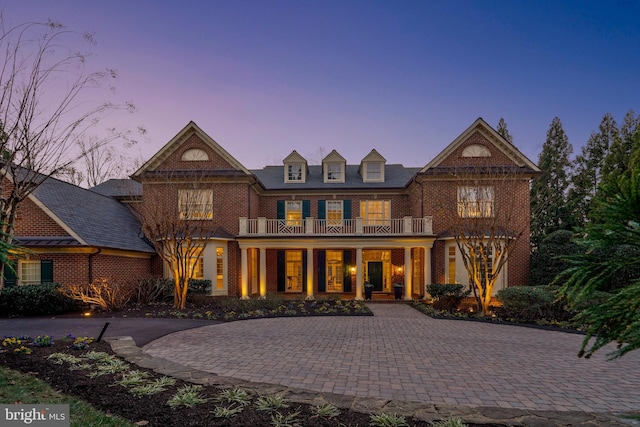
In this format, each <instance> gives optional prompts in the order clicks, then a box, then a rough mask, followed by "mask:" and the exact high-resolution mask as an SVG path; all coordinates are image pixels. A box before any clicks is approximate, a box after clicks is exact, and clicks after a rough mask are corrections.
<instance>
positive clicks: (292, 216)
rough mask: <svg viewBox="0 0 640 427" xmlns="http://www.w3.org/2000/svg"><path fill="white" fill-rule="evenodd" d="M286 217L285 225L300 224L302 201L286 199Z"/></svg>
mask: <svg viewBox="0 0 640 427" xmlns="http://www.w3.org/2000/svg"><path fill="white" fill-rule="evenodd" d="M286 209H287V210H286V219H287V225H289V226H293V225H295V226H298V225H302V201H300V200H290V201H287V206H286Z"/></svg>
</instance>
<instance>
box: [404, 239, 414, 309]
mask: <svg viewBox="0 0 640 427" xmlns="http://www.w3.org/2000/svg"><path fill="white" fill-rule="evenodd" d="M412 281H413V272H412V271H411V248H404V283H405V286H404V299H405V300H410V299H411V284H412V283H411V282H412Z"/></svg>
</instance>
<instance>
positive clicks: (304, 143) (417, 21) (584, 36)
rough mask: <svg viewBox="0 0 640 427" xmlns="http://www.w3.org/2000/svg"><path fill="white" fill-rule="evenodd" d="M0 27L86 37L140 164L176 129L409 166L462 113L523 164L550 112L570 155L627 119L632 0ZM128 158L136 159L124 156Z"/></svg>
mask: <svg viewBox="0 0 640 427" xmlns="http://www.w3.org/2000/svg"><path fill="white" fill-rule="evenodd" d="M0 7H2V8H3V10H4V16H5V21H8V22H9V23H14V24H17V23H22V22H25V21H33V20H35V21H39V20H47V19H48V18H51V19H53V20H56V21H60V22H61V23H63V24H65V25H66V26H68V27H70V28H72V29H76V30H80V31H85V30H89V31H91V32H94V33H95V35H96V39H97V41H98V44H97V45H96V46H95V48H94V49H93V52H94V56H93V57H92V59H91V61H92V62H91V64H92V65H95V66H96V67H105V66H109V67H111V68H115V69H117V70H118V72H119V79H118V81H117V83H116V86H117V91H118V95H119V96H122V97H124V98H126V99H128V100H131V101H133V102H134V103H135V104H136V106H137V107H138V113H136V114H134V115H128V116H126V117H121V118H119V120H120V122H119V123H118V124H119V125H120V126H124V127H129V128H132V129H133V128H136V127H137V126H139V125H142V126H144V127H145V128H146V129H147V131H148V133H147V137H146V138H147V141H146V142H144V143H141V144H139V146H138V148H137V150H136V152H141V153H142V155H143V156H144V157H145V160H146V159H148V157H150V156H151V155H153V154H154V153H155V152H156V151H157V150H158V149H160V148H161V147H162V146H163V145H164V144H165V143H166V142H167V141H168V140H169V139H170V138H172V137H173V136H174V135H175V134H176V133H177V132H178V131H180V130H181V129H182V128H183V127H184V126H185V125H186V124H187V123H188V122H189V120H193V121H194V122H196V123H197V124H198V125H199V126H200V127H201V128H202V129H203V130H204V131H205V132H207V133H208V134H209V135H210V136H211V137H212V138H213V139H215V140H216V141H217V142H218V143H219V144H220V145H222V146H223V147H224V148H225V149H226V150H227V151H229V153H230V154H231V155H233V156H234V157H235V158H236V159H238V160H239V161H240V162H241V163H242V164H243V165H245V166H246V167H248V168H250V169H252V168H261V167H263V166H265V165H267V164H281V163H282V159H283V158H284V157H286V156H287V155H288V154H289V153H290V152H291V151H292V150H294V149H295V150H297V151H298V152H299V153H300V154H301V155H303V156H304V157H306V158H307V160H309V162H310V163H311V164H317V163H319V160H320V158H321V154H322V153H323V155H326V154H328V153H329V152H330V151H331V150H332V149H334V148H335V149H336V150H337V151H338V152H339V153H340V154H342V155H343V157H345V158H346V159H347V162H348V163H359V162H360V160H361V159H362V158H363V157H364V156H365V155H367V154H368V153H369V151H371V149H372V148H375V149H376V150H377V151H378V152H379V153H380V154H382V155H383V156H384V157H385V158H386V159H387V161H388V162H389V163H403V164H404V165H406V166H424V165H425V164H426V163H427V162H428V161H429V160H431V159H432V158H433V157H434V156H435V155H437V154H438V153H439V152H440V151H441V150H442V149H443V148H445V147H446V146H447V145H448V144H449V143H450V142H451V141H452V140H453V139H454V138H456V137H457V136H458V135H459V134H460V133H461V132H463V131H464V130H465V129H466V128H467V127H468V126H469V125H470V124H471V123H472V122H473V121H474V120H475V119H476V118H478V117H482V118H484V119H485V120H486V121H487V122H488V123H489V124H490V125H492V126H494V127H496V125H497V123H498V120H499V118H500V117H504V118H505V120H506V121H507V124H508V127H509V130H510V132H511V134H512V135H513V136H514V142H515V144H516V146H517V147H518V148H520V149H521V150H522V152H523V153H524V154H525V155H527V156H528V157H529V158H530V159H531V160H533V161H534V162H536V161H537V159H538V154H539V152H540V150H541V147H542V144H543V142H544V140H545V136H546V132H547V129H548V128H549V125H550V123H551V120H552V119H553V117H554V116H559V117H560V119H561V120H562V123H563V125H564V129H565V132H566V133H567V135H568V136H569V141H570V142H571V143H572V144H573V146H574V151H575V152H578V151H579V147H581V146H582V145H583V144H584V143H585V142H586V140H587V139H588V137H589V135H590V134H591V132H593V131H595V130H597V127H598V124H599V123H600V120H601V118H602V116H603V115H604V114H605V113H607V112H610V113H612V114H613V115H614V117H615V118H616V120H617V121H618V123H620V122H622V118H623V116H624V114H625V113H626V112H627V111H628V110H629V109H630V108H632V109H634V110H635V112H636V114H638V113H640V25H638V22H637V18H638V16H640V2H638V1H621V2H611V1H607V2H603V1H597V2H596V1H580V2H573V1H571V2H569V1H542V0H535V1H511V0H510V1H493V0H485V1H441V2H437V1H432V0H422V1H408V0H403V1H396V0H388V1H376V0H367V1H351V0H339V1H333V0H318V1H305V0H296V1H289V0H286V1H285V0H282V1H270V0H255V1H248V0H247V1H243V0H240V1H239V0H228V1H217V0H213V1H212V0H209V1H187V0H182V1H140V0H109V1H102V2H95V1H87V0H79V1H76V0H68V1H51V0H41V1H35V0H34V1H31V0H21V1H9V0H0ZM136 155H137V154H136Z"/></svg>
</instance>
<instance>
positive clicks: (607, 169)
mask: <svg viewBox="0 0 640 427" xmlns="http://www.w3.org/2000/svg"><path fill="white" fill-rule="evenodd" d="M639 132H640V116H637V117H636V115H635V113H634V112H633V110H629V111H628V112H627V114H626V115H625V116H624V121H623V123H622V126H621V128H620V134H619V136H618V137H617V138H615V139H614V140H613V141H612V142H611V145H610V147H609V153H608V155H607V156H606V157H605V159H604V165H603V167H602V176H603V181H611V182H612V181H616V180H617V179H618V178H619V177H620V175H622V174H624V173H625V172H627V171H628V170H629V162H630V161H631V152H632V150H633V145H634V141H635V140H636V139H637V138H638V134H639Z"/></svg>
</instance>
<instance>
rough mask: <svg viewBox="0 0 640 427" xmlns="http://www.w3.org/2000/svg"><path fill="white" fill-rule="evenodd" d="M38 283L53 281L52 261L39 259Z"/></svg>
mask: <svg viewBox="0 0 640 427" xmlns="http://www.w3.org/2000/svg"><path fill="white" fill-rule="evenodd" d="M40 283H53V261H51V260H49V259H45V260H42V261H40Z"/></svg>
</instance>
